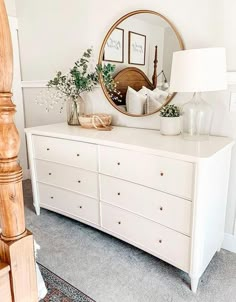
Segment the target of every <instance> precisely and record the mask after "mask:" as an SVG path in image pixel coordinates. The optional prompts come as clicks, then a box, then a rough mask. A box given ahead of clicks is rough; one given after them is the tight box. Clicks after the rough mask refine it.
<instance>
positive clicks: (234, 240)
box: [222, 233, 236, 253]
mask: <svg viewBox="0 0 236 302" xmlns="http://www.w3.org/2000/svg"><path fill="white" fill-rule="evenodd" d="M222 248H223V249H225V250H228V251H230V252H233V253H236V235H231V234H227V233H225V238H224V242H223V245H222Z"/></svg>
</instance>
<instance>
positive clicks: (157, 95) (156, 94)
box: [139, 86, 168, 103]
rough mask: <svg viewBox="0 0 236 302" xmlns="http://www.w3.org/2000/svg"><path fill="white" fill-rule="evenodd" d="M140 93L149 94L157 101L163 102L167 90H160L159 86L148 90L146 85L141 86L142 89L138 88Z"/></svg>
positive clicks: (166, 95)
mask: <svg viewBox="0 0 236 302" xmlns="http://www.w3.org/2000/svg"><path fill="white" fill-rule="evenodd" d="M139 92H140V93H142V94H144V95H147V96H151V97H152V98H154V99H156V100H157V101H158V102H161V103H164V101H165V100H166V98H167V97H168V92H166V91H164V90H161V89H159V88H155V89H154V90H150V89H148V88H147V87H145V86H143V87H142V89H140V90H139Z"/></svg>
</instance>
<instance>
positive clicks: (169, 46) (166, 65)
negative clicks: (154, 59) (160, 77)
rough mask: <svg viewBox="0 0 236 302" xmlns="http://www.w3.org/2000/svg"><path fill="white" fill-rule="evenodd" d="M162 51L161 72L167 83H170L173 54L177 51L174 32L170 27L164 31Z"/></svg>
mask: <svg viewBox="0 0 236 302" xmlns="http://www.w3.org/2000/svg"><path fill="white" fill-rule="evenodd" d="M164 49H165V52H164V54H163V70H164V72H165V75H166V77H167V80H168V82H170V74H171V66H172V56H173V52H174V51H178V50H179V41H178V39H177V37H176V34H175V32H174V31H173V30H172V29H171V28H170V27H167V28H166V29H165V39H164Z"/></svg>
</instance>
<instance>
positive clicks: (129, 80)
mask: <svg viewBox="0 0 236 302" xmlns="http://www.w3.org/2000/svg"><path fill="white" fill-rule="evenodd" d="M182 49H184V45H183V41H182V39H181V37H180V35H179V33H178V32H177V30H176V29H175V28H174V26H173V25H172V24H171V22H170V21H169V20H168V19H167V18H165V17H164V16H162V15H160V14H158V13H157V12H154V11H149V10H139V11H134V12H131V13H129V14H127V15H125V16H123V17H122V18H120V19H119V20H118V21H117V22H116V23H115V24H114V25H113V26H112V27H111V29H110V30H109V32H108V33H107V35H106V37H105V39H104V41H103V44H102V47H101V50H100V55H99V66H100V67H101V76H100V82H101V86H102V89H103V91H104V93H105V96H106V97H107V99H108V101H109V102H110V103H111V104H112V106H114V107H115V108H116V109H117V110H119V111H120V112H122V113H124V114H126V115H129V116H144V115H150V114H153V113H155V112H158V111H159V110H160V109H161V108H162V107H163V106H164V105H166V104H167V103H169V102H170V101H171V99H172V98H173V97H174V95H175V94H171V93H170V92H169V82H170V73H171V65H172V54H173V52H174V51H178V50H182Z"/></svg>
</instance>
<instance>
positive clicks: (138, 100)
mask: <svg viewBox="0 0 236 302" xmlns="http://www.w3.org/2000/svg"><path fill="white" fill-rule="evenodd" d="M146 100H147V96H146V95H142V94H141V93H139V92H137V91H135V90H134V89H133V88H131V87H128V90H127V93H126V108H127V112H129V113H131V114H135V115H142V114H144V104H145V102H146Z"/></svg>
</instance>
